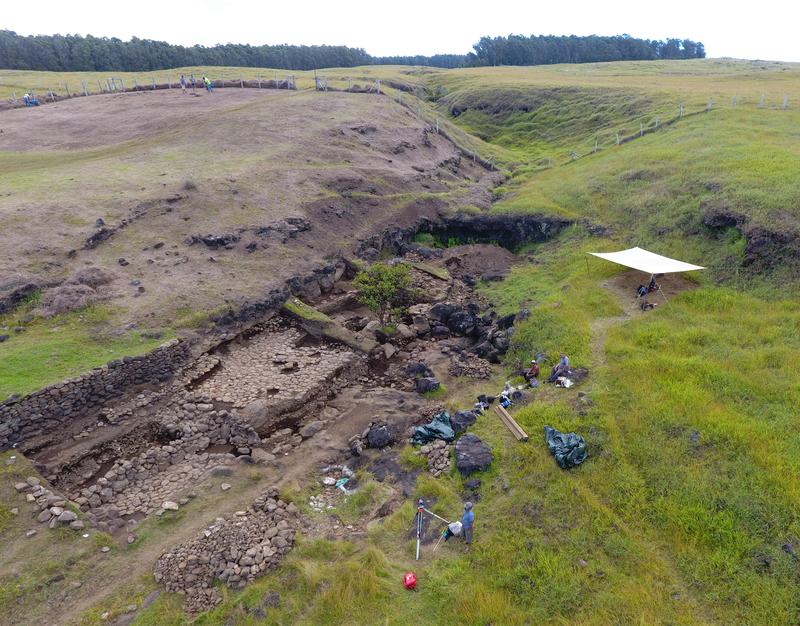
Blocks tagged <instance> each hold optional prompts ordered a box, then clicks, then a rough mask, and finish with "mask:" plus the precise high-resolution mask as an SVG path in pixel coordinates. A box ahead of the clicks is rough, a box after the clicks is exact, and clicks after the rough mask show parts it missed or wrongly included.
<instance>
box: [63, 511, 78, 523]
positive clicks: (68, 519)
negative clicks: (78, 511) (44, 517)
mask: <svg viewBox="0 0 800 626" xmlns="http://www.w3.org/2000/svg"><path fill="white" fill-rule="evenodd" d="M77 519H78V516H77V515H75V513H73V512H72V511H64V512H63V513H61V515H59V516H58V523H59V524H71V523H72V522H74V521H76V520H77Z"/></svg>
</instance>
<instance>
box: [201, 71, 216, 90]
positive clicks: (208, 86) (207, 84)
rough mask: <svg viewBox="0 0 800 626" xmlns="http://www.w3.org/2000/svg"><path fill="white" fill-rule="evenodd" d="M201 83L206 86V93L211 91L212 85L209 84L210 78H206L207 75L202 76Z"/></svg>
mask: <svg viewBox="0 0 800 626" xmlns="http://www.w3.org/2000/svg"><path fill="white" fill-rule="evenodd" d="M203 84H204V85H205V86H206V91H207V92H208V93H213V91H214V85H212V84H211V80H210V79H209V78H208V76H205V75H204V76H203Z"/></svg>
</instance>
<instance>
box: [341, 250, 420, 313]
mask: <svg viewBox="0 0 800 626" xmlns="http://www.w3.org/2000/svg"><path fill="white" fill-rule="evenodd" d="M353 284H354V285H355V286H356V287H357V288H358V301H359V302H360V303H361V304H363V305H365V306H366V307H368V308H369V309H370V310H371V311H374V312H375V313H377V314H378V320H379V321H380V323H381V324H383V325H385V324H386V323H387V322H388V321H390V320H391V317H392V310H393V309H395V308H397V307H398V306H399V305H400V304H401V303H402V301H403V299H404V298H405V296H406V290H407V289H408V288H409V286H410V285H411V271H410V270H409V268H408V266H407V265H403V264H402V263H398V264H396V265H390V264H388V263H373V264H372V265H370V266H369V267H368V268H367V269H365V270H363V271H361V272H359V273H358V274H357V275H356V277H355V279H354V280H353Z"/></svg>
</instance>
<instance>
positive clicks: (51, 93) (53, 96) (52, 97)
mask: <svg viewBox="0 0 800 626" xmlns="http://www.w3.org/2000/svg"><path fill="white" fill-rule="evenodd" d="M48 91H49V92H50V100H52V101H53V102H55V101H56V95H55V94H54V93H53V90H52V89H49V88H48Z"/></svg>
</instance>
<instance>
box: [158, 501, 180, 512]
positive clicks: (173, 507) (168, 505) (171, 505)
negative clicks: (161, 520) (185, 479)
mask: <svg viewBox="0 0 800 626" xmlns="http://www.w3.org/2000/svg"><path fill="white" fill-rule="evenodd" d="M161 508H162V509H164V510H165V511H177V510H178V509H179V508H180V505H179V504H178V503H177V502H173V501H172V500H166V501H165V502H164V503H163V504H162V505H161Z"/></svg>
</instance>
